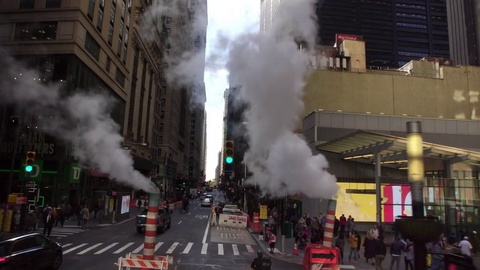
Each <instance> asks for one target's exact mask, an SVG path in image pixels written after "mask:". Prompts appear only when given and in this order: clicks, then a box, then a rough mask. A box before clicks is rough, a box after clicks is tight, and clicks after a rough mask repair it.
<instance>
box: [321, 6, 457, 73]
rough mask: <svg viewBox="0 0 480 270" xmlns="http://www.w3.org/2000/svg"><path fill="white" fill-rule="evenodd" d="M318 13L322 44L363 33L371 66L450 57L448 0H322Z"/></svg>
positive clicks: (392, 65) (392, 66)
mask: <svg viewBox="0 0 480 270" xmlns="http://www.w3.org/2000/svg"><path fill="white" fill-rule="evenodd" d="M316 13H317V16H318V22H319V35H318V38H319V40H318V43H319V44H321V45H334V44H335V34H339V33H342V34H353V35H360V36H362V37H363V39H364V40H365V41H366V58H367V67H370V68H396V67H400V66H402V65H404V64H406V63H407V62H408V61H410V60H412V59H419V58H422V57H449V56H450V51H449V39H448V20H447V5H446V2H445V1H444V0H418V1H408V0H395V1H392V0H376V1H369V0H353V1H352V0H348V1H347V0H320V1H319V2H318V4H317V11H316Z"/></svg>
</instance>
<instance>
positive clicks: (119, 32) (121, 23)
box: [118, 20, 123, 37]
mask: <svg viewBox="0 0 480 270" xmlns="http://www.w3.org/2000/svg"><path fill="white" fill-rule="evenodd" d="M118 34H119V35H120V36H121V37H123V21H122V20H120V27H119V29H118Z"/></svg>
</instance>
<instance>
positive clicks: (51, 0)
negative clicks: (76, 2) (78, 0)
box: [45, 0, 62, 8]
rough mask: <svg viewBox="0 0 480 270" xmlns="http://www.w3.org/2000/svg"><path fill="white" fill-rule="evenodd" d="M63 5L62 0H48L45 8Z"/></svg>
mask: <svg viewBox="0 0 480 270" xmlns="http://www.w3.org/2000/svg"><path fill="white" fill-rule="evenodd" d="M61 6H62V0H47V1H46V2H45V8H59V7H61Z"/></svg>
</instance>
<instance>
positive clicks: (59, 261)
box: [52, 252, 63, 270]
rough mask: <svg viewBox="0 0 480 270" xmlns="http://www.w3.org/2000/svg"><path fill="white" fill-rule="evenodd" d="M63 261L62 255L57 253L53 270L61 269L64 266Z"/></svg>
mask: <svg viewBox="0 0 480 270" xmlns="http://www.w3.org/2000/svg"><path fill="white" fill-rule="evenodd" d="M62 261H63V258H62V253H61V252H57V253H56V254H55V259H54V260H53V264H52V269H53V270H56V269H58V268H60V266H61V265H62Z"/></svg>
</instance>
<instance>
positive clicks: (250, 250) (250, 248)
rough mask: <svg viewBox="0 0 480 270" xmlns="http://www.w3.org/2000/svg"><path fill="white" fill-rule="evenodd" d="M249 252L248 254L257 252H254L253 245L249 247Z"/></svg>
mask: <svg viewBox="0 0 480 270" xmlns="http://www.w3.org/2000/svg"><path fill="white" fill-rule="evenodd" d="M247 250H248V252H250V253H253V252H255V251H254V250H253V248H252V246H251V245H247Z"/></svg>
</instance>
